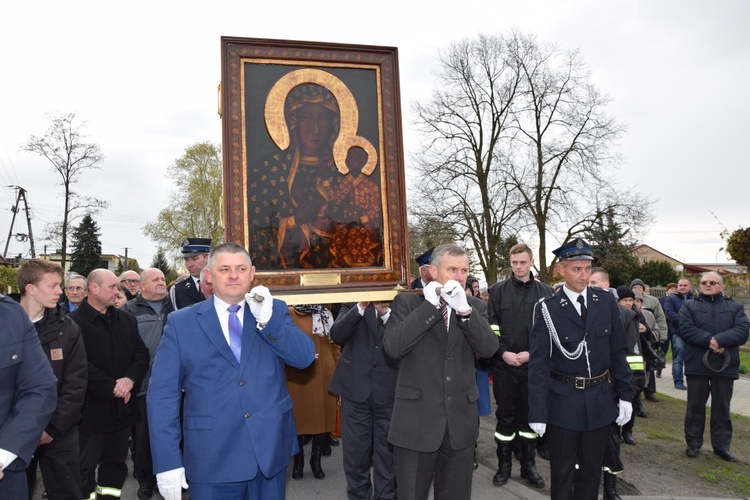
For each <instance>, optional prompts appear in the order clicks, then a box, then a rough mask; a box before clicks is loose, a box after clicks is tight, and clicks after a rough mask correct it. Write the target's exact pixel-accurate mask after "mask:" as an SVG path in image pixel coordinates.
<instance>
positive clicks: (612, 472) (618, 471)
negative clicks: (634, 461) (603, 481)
mask: <svg viewBox="0 0 750 500" xmlns="http://www.w3.org/2000/svg"><path fill="white" fill-rule="evenodd" d="M602 470H603V471H604V472H606V473H607V474H614V475H615V476H616V475H617V474H619V473H620V472H622V471H621V470H617V471H615V470H612V469H610V468H609V467H607V466H606V465H602Z"/></svg>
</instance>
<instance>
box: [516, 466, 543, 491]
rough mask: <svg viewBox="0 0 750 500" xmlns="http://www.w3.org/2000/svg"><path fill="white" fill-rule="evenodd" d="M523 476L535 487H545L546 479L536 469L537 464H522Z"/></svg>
mask: <svg viewBox="0 0 750 500" xmlns="http://www.w3.org/2000/svg"><path fill="white" fill-rule="evenodd" d="M521 478H523V479H525V480H527V481H528V482H529V484H531V486H533V487H534V488H544V479H542V476H540V475H539V472H537V470H536V465H531V464H527V465H521Z"/></svg>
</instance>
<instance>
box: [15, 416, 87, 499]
mask: <svg viewBox="0 0 750 500" xmlns="http://www.w3.org/2000/svg"><path fill="white" fill-rule="evenodd" d="M78 457H79V443H78V427H76V426H73V427H72V428H71V429H69V430H68V432H66V433H65V434H62V435H60V436H57V437H56V438H54V439H53V440H52V441H51V442H50V443H49V444H45V445H41V446H39V447H38V448H37V449H36V451H35V452H34V456H33V457H32V459H31V463H29V468H28V469H26V477H27V479H28V483H29V498H31V497H32V496H33V495H34V488H35V487H36V469H37V464H39V469H40V470H41V472H42V481H43V482H44V489H45V491H46V492H47V497H48V498H49V500H81V498H83V497H82V496H81V489H80V486H79V483H80V473H81V471H80V466H79V461H78Z"/></svg>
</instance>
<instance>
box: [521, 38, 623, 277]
mask: <svg viewBox="0 0 750 500" xmlns="http://www.w3.org/2000/svg"><path fill="white" fill-rule="evenodd" d="M512 38H513V43H511V44H510V46H511V47H512V50H513V51H514V52H515V53H516V55H515V57H514V60H515V61H517V65H518V66H517V67H518V68H519V71H520V73H519V76H520V78H521V84H520V90H519V92H518V93H517V96H516V102H514V103H513V107H512V110H511V113H512V116H513V118H512V120H513V123H512V128H513V129H514V130H515V132H516V133H515V134H514V135H513V139H512V141H511V143H510V144H509V150H508V151H509V155H510V156H511V158H510V162H509V164H508V165H509V167H510V168H509V169H508V181H509V182H511V183H512V184H513V186H514V187H515V188H516V190H517V192H518V193H519V194H520V196H521V197H522V198H523V204H522V208H523V211H524V212H525V215H527V216H528V217H529V218H530V219H531V221H532V224H533V227H534V229H535V230H536V234H537V235H538V237H539V274H540V279H541V280H542V281H545V282H546V281H548V280H549V276H548V267H547V236H548V234H549V233H550V232H551V231H558V232H559V231H560V230H562V231H565V232H567V233H568V234H569V235H570V234H572V233H576V232H580V231H584V230H586V228H588V227H590V224H591V223H593V221H594V220H595V219H596V217H595V215H596V213H597V209H600V207H599V206H598V204H597V201H598V200H599V199H602V198H606V197H608V196H607V195H610V196H613V197H615V198H613V199H616V197H617V195H616V193H615V191H614V189H613V188H612V186H611V181H612V169H613V167H614V166H615V165H616V163H617V161H618V156H617V154H616V153H615V152H614V150H613V145H614V142H615V141H616V140H617V139H618V138H619V137H620V135H621V134H622V133H623V132H624V127H623V126H622V125H620V124H619V123H617V122H616V121H615V120H614V118H612V117H610V116H609V115H607V113H606V106H607V104H608V103H609V102H610V99H609V97H607V96H606V95H604V94H602V93H601V92H600V91H599V90H598V89H597V88H596V86H594V85H593V84H592V83H591V76H590V73H589V71H588V69H587V68H586V66H585V64H584V63H583V61H582V60H581V58H580V56H579V54H578V52H577V51H567V52H564V51H562V50H560V49H559V48H558V47H557V46H556V45H553V44H545V43H539V42H537V40H536V38H535V37H533V36H531V35H522V34H519V33H514V34H513V37H512ZM624 204H627V201H625V202H624Z"/></svg>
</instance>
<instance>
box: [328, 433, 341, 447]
mask: <svg viewBox="0 0 750 500" xmlns="http://www.w3.org/2000/svg"><path fill="white" fill-rule="evenodd" d="M328 444H329V445H330V446H338V445H339V444H340V443H339V440H338V439H336V438H334V437H331V435H330V434H329V435H328Z"/></svg>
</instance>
